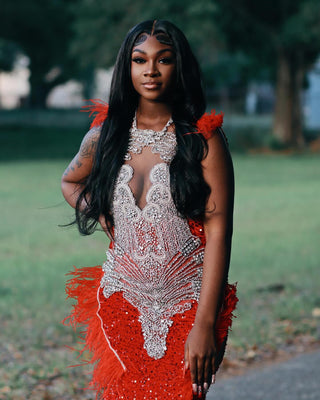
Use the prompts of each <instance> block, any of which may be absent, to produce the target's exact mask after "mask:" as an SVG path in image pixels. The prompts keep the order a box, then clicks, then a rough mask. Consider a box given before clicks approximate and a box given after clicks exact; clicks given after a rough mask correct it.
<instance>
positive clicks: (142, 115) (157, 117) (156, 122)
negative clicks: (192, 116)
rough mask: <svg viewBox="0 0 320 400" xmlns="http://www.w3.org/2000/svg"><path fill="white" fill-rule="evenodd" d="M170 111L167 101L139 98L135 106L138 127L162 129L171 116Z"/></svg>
mask: <svg viewBox="0 0 320 400" xmlns="http://www.w3.org/2000/svg"><path fill="white" fill-rule="evenodd" d="M171 112H172V110H171V106H170V105H169V104H168V103H160V102H151V101H147V100H145V99H140V101H139V105H138V108H137V124H138V127H139V128H141V129H145V128H150V129H154V130H156V129H162V128H163V126H164V125H165V124H166V123H167V121H168V120H169V118H170V117H171Z"/></svg>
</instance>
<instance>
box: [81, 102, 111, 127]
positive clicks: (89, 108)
mask: <svg viewBox="0 0 320 400" xmlns="http://www.w3.org/2000/svg"><path fill="white" fill-rule="evenodd" d="M89 101H91V103H92V104H87V105H85V106H83V107H82V108H81V110H80V111H81V112H88V113H89V117H92V115H93V114H96V115H95V117H94V120H93V121H92V123H91V125H90V128H93V127H96V126H100V125H102V124H103V122H104V120H105V119H106V118H107V116H108V109H109V105H108V103H106V102H105V101H103V100H100V99H89Z"/></svg>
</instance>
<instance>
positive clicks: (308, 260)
mask: <svg viewBox="0 0 320 400" xmlns="http://www.w3.org/2000/svg"><path fill="white" fill-rule="evenodd" d="M21 154H22V153H21ZM40 156H41V154H40V153H39V155H38V157H37V158H38V160H36V161H28V160H22V159H21V158H22V157H19V158H20V159H21V160H20V161H10V157H9V156H8V157H5V159H6V160H7V161H4V162H2V163H0V181H1V182H2V185H1V189H0V192H1V197H0V202H1V209H2V218H1V225H0V235H1V241H0V251H1V270H0V271H1V272H0V274H1V280H0V315H1V330H0V358H1V364H2V367H0V399H15V400H19V399H32V400H36V399H55V398H56V399H62V398H63V399H65V400H67V399H70V400H71V399H72V400H74V399H78V398H79V399H91V398H92V399H93V398H94V396H93V395H92V394H90V393H88V392H79V391H78V388H79V387H80V386H81V385H82V383H83V382H85V381H86V379H87V378H86V376H85V374H83V372H82V369H81V368H79V369H75V370H74V369H66V366H67V365H69V364H72V363H77V360H75V356H74V355H73V354H70V353H69V351H68V350H67V349H65V348H64V345H65V344H67V345H73V344H75V343H76V338H75V335H74V334H73V333H72V332H71V331H70V329H69V328H65V327H63V326H62V325H61V324H60V320H62V319H63V318H64V316H65V315H66V314H67V313H68V310H69V307H70V303H66V301H65V294H64V284H65V280H66V277H65V273H66V272H68V271H69V270H71V269H72V266H73V265H76V266H90V265H96V264H101V263H102V262H103V261H104V259H105V250H106V248H107V240H106V237H105V236H104V234H103V233H101V232H99V233H97V234H95V235H94V236H91V237H81V236H80V235H79V234H78V233H77V231H76V228H75V227H73V228H60V227H58V224H63V223H67V222H69V221H70V220H71V218H72V210H71V208H69V206H67V205H66V204H65V203H64V200H63V197H62V195H61V193H60V187H59V186H60V176H61V174H62V172H63V170H64V168H65V166H66V165H67V162H68V161H67V160H59V159H57V160H52V159H51V160H45V159H41V157H40ZM25 158H28V157H25ZM234 164H235V172H236V206H235V230H234V240H233V253H232V264H231V271H230V281H231V282H233V281H237V282H238V289H239V297H240V302H239V307H238V310H237V315H238V318H237V319H236V320H235V322H234V326H233V331H232V333H231V335H230V341H229V344H230V348H234V349H237V351H239V352H240V353H241V352H245V351H246V349H247V348H250V347H252V346H254V345H257V346H264V345H268V346H274V347H275V346H282V345H284V344H286V343H287V342H289V341H290V340H292V338H293V337H294V336H296V335H300V334H304V335H312V336H314V337H316V335H319V320H317V319H316V318H313V317H312V310H313V309H314V308H316V307H320V291H319V260H320V242H319V237H320V218H319V200H320V185H319V182H320V168H319V156H310V155H300V156H253V155H235V156H234ZM279 284H281V285H283V289H282V290H273V289H274V285H279ZM276 289H277V288H276ZM280 289H281V288H280ZM317 332H318V333H317ZM3 361H4V362H3ZM3 365H5V368H3ZM1 368H2V369H1ZM45 396H47V397H45Z"/></svg>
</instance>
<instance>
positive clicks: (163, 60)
mask: <svg viewBox="0 0 320 400" xmlns="http://www.w3.org/2000/svg"><path fill="white" fill-rule="evenodd" d="M132 61H133V62H135V63H137V64H144V63H145V62H146V60H145V59H144V58H141V57H136V58H133V59H132ZM159 62H160V63H161V64H165V65H169V64H172V62H173V59H172V58H169V57H165V58H160V60H159Z"/></svg>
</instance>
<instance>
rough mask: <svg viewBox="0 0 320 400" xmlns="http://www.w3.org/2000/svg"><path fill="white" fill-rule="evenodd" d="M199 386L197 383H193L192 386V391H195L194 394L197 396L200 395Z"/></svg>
mask: <svg viewBox="0 0 320 400" xmlns="http://www.w3.org/2000/svg"><path fill="white" fill-rule="evenodd" d="M197 389H198V386H197V384H196V383H193V384H192V391H193V394H197V393H198V390H197Z"/></svg>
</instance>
